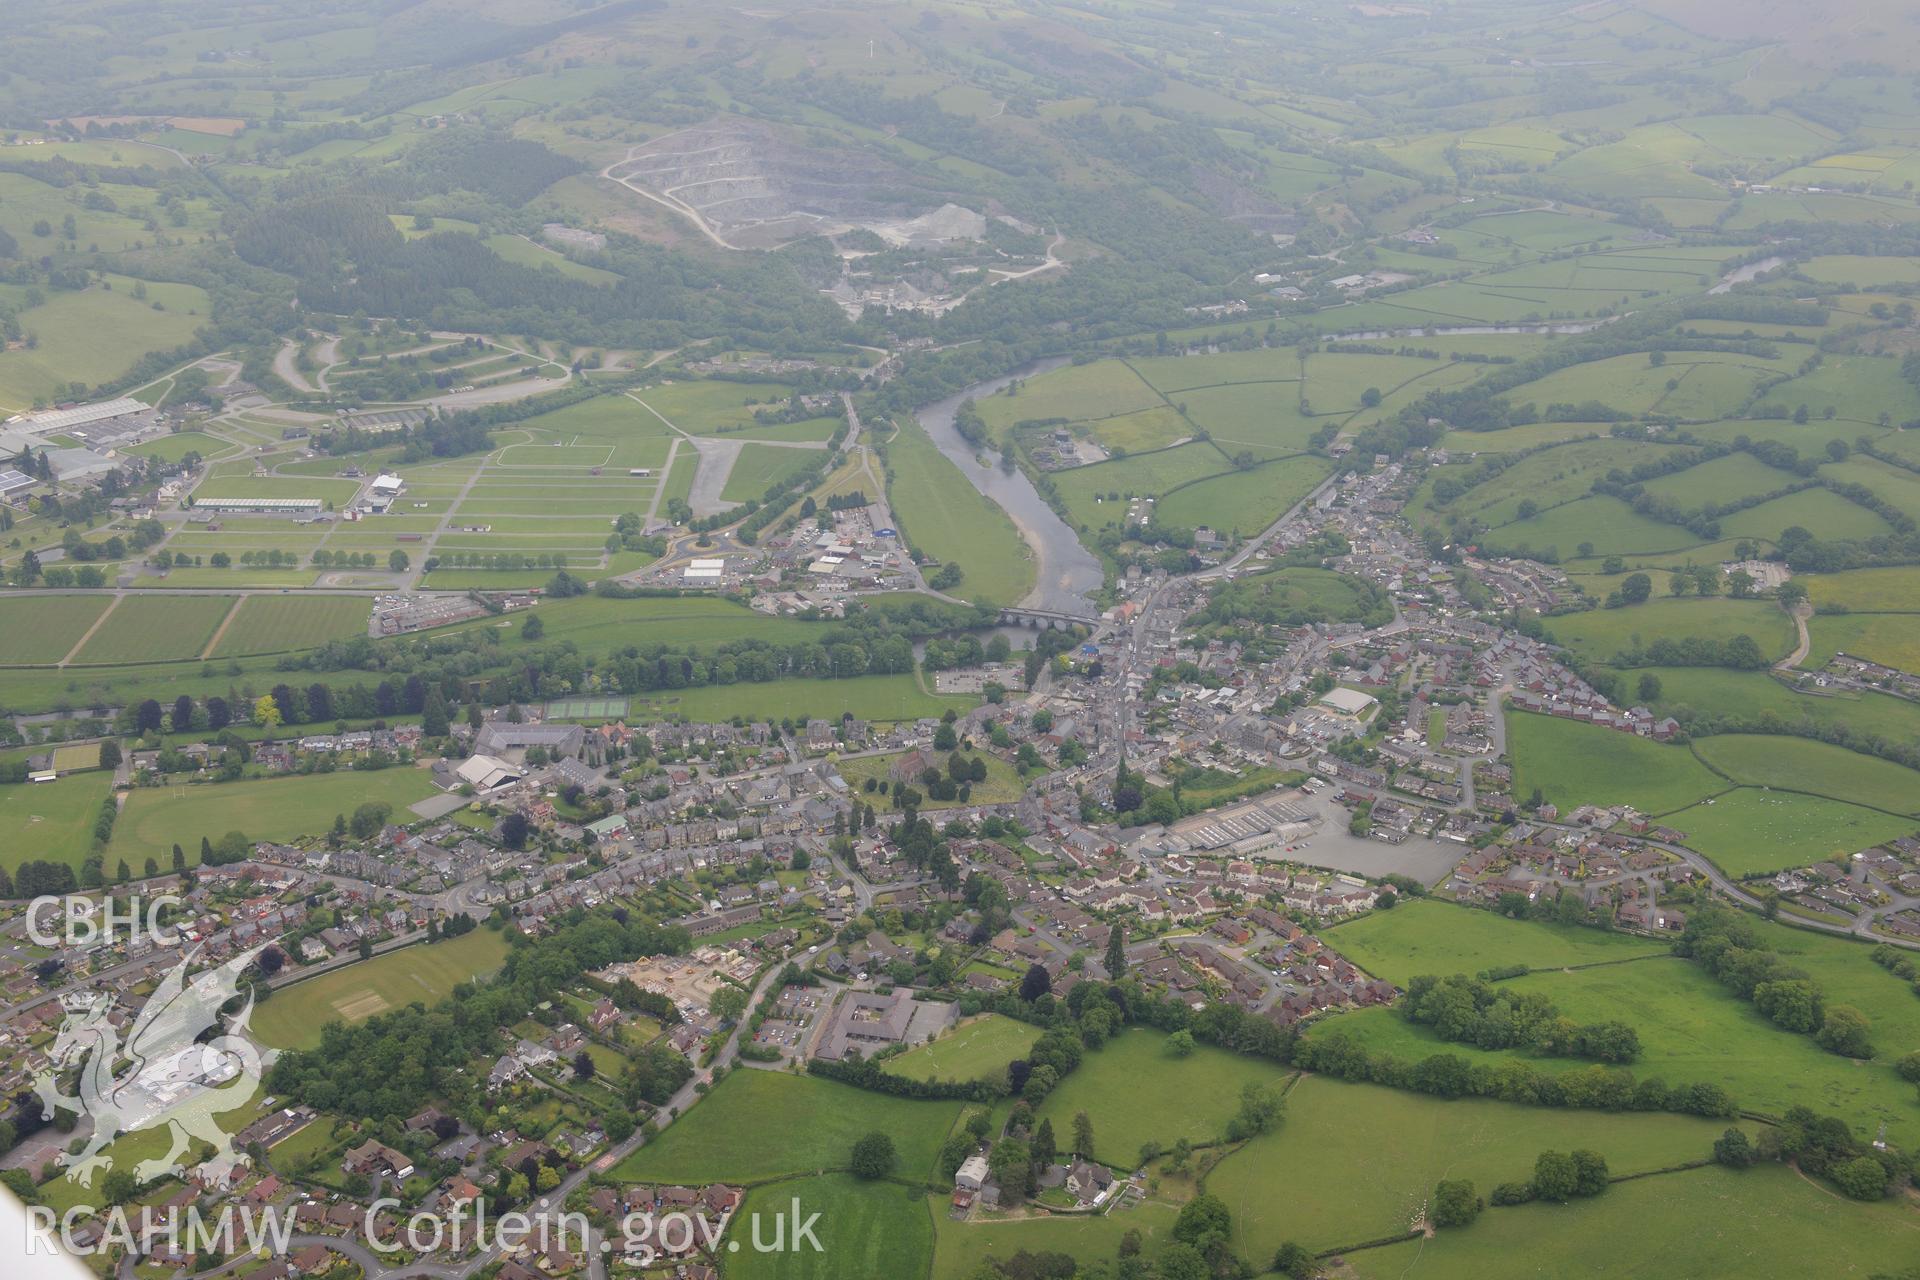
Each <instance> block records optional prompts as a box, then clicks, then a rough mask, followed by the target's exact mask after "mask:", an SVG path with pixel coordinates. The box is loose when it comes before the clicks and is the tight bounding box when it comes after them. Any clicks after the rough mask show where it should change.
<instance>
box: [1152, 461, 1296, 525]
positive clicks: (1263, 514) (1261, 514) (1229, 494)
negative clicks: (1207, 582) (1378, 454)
mask: <svg viewBox="0 0 1920 1280" xmlns="http://www.w3.org/2000/svg"><path fill="white" fill-rule="evenodd" d="M1331 474H1333V463H1332V462H1330V461H1328V460H1327V459H1325V458H1320V457H1315V456H1312V455H1305V456H1301V457H1296V458H1283V459H1280V460H1279V461H1275V462H1269V463H1266V464H1265V465H1263V466H1258V467H1254V468H1251V469H1249V470H1246V471H1230V472H1228V473H1227V474H1225V475H1220V476H1214V477H1212V478H1210V479H1207V480H1200V481H1196V482H1195V483H1193V484H1188V485H1182V486H1181V487H1180V488H1178V489H1175V490H1173V491H1172V492H1171V493H1169V494H1167V495H1166V496H1165V497H1163V498H1162V499H1160V501H1159V502H1158V503H1157V504H1156V505H1155V508H1154V513H1153V514H1154V519H1155V520H1156V521H1158V522H1159V523H1160V524H1164V525H1169V526H1173V527H1177V528H1182V529H1198V528H1201V527H1203V526H1204V527H1207V528H1211V529H1213V530H1214V531H1215V532H1216V533H1218V534H1220V535H1221V536H1222V537H1226V538H1231V537H1233V536H1234V535H1236V534H1238V535H1240V536H1242V537H1253V536H1254V535H1256V534H1258V533H1259V532H1260V531H1261V530H1262V529H1265V528H1266V527H1267V526H1268V525H1270V524H1272V523H1273V522H1274V521H1275V520H1278V519H1279V518H1280V517H1281V516H1282V515H1283V514H1285V513H1286V511H1287V510H1288V509H1289V508H1291V507H1292V506H1293V505H1294V504H1295V503H1296V502H1299V501H1300V500H1301V499H1302V498H1304V497H1306V496H1307V495H1308V494H1309V493H1312V492H1313V490H1314V489H1315V488H1316V487H1317V486H1318V485H1319V484H1320V482H1321V481H1322V480H1325V479H1326V478H1327V477H1328V476H1329V475H1331Z"/></svg>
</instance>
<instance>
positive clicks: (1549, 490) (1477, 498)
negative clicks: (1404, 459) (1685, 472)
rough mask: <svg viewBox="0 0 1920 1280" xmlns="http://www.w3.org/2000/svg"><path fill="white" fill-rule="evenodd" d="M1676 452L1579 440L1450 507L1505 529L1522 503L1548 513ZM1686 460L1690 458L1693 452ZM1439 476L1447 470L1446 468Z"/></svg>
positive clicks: (1510, 470)
mask: <svg viewBox="0 0 1920 1280" xmlns="http://www.w3.org/2000/svg"><path fill="white" fill-rule="evenodd" d="M1587 429H1588V430H1590V428H1587ZM1672 453H1673V450H1672V449H1670V448H1667V447H1664V446H1657V445H1647V444H1641V443H1637V442H1633V441H1627V440H1609V439H1599V440H1575V441H1573V442H1571V443H1568V444H1562V445H1557V446H1555V447H1554V448H1551V449H1542V450H1541V451H1540V452H1539V453H1536V454H1533V455H1532V456H1530V457H1526V458H1522V459H1520V460H1519V461H1518V462H1515V463H1514V464H1513V465H1511V466H1509V467H1507V468H1506V469H1505V470H1503V471H1501V472H1500V474H1498V475H1497V476H1494V477H1493V478H1492V479H1490V480H1487V481H1485V482H1484V483H1482V484H1479V485H1476V486H1475V487H1474V488H1472V489H1469V490H1468V491H1467V492H1466V493H1464V494H1462V495H1461V496H1460V497H1458V498H1456V499H1454V500H1453V501H1452V502H1451V503H1449V504H1447V506H1446V508H1445V509H1446V510H1447V511H1449V512H1457V513H1459V514H1462V515H1472V516H1475V517H1477V518H1479V519H1481V520H1484V521H1486V522H1487V523H1488V524H1489V525H1495V526H1498V525H1504V524H1507V523H1509V522H1512V521H1516V520H1518V519H1519V518H1520V517H1519V507H1520V504H1521V503H1523V502H1531V503H1533V504H1534V506H1535V507H1536V508H1540V509H1543V510H1544V509H1548V508H1552V507H1554V506H1556V505H1557V504H1561V503H1570V502H1573V501H1575V500H1576V499H1580V498H1584V497H1585V496H1586V495H1587V494H1589V493H1590V492H1591V491H1592V489H1593V482H1594V481H1595V480H1596V479H1598V478H1600V477H1602V476H1604V475H1606V474H1607V473H1608V472H1609V471H1612V470H1615V469H1617V468H1626V467H1631V466H1633V465H1634V464H1635V463H1637V462H1642V461H1657V460H1661V459H1664V458H1667V457H1669V456H1671V455H1672ZM1686 456H1688V457H1691V456H1692V454H1691V451H1689V452H1688V453H1687V455H1686ZM1437 474H1440V475H1445V474H1447V472H1446V470H1444V469H1443V470H1442V471H1440V472H1438V473H1437ZM1549 514H1550V512H1549Z"/></svg>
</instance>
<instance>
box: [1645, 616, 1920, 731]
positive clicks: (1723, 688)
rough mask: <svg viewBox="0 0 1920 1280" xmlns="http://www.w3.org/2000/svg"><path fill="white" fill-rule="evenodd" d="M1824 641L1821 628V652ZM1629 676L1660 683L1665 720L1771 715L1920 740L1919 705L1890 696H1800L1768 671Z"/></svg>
mask: <svg viewBox="0 0 1920 1280" xmlns="http://www.w3.org/2000/svg"><path fill="white" fill-rule="evenodd" d="M1818 621H1823V620H1820V619H1817V620H1816V622H1818ZM1819 637H1820V630H1819V628H1818V626H1816V627H1815V629H1814V648H1815V649H1816V650H1817V649H1818V648H1819V647H1820V639H1819ZM1630 674H1631V676H1632V678H1634V679H1635V680H1637V679H1638V678H1639V677H1640V676H1641V675H1644V674H1651V675H1653V677H1654V678H1655V679H1657V680H1659V681H1660V696H1659V697H1658V698H1656V699H1654V700H1653V702H1652V703H1651V704H1650V705H1651V707H1652V709H1653V710H1655V711H1658V712H1660V713H1662V714H1666V713H1676V714H1677V713H1678V712H1679V711H1682V710H1685V709H1687V708H1692V709H1693V710H1695V711H1701V712H1706V713H1707V714H1710V715H1719V716H1738V717H1740V718H1742V719H1750V718H1752V717H1756V716H1763V715H1767V714H1769V713H1771V714H1773V715H1777V716H1779V717H1780V719H1781V721H1782V722H1784V723H1788V724H1798V723H1800V722H1803V721H1807V722H1811V723H1813V724H1816V725H1828V724H1844V725H1848V726H1851V727H1852V728H1854V729H1856V730H1858V731H1861V732H1864V733H1877V734H1881V735H1883V736H1885V737H1887V738H1890V739H1893V740H1896V741H1907V740H1912V739H1916V738H1920V704H1915V703H1914V702H1912V701H1911V700H1909V699H1906V698H1896V697H1893V696H1891V695H1889V694H1882V693H1852V692H1848V691H1841V692H1835V691H1833V690H1825V691H1821V692H1820V693H1818V694H1815V693H1801V692H1798V691H1796V690H1795V689H1794V688H1793V687H1792V686H1789V685H1787V684H1784V683H1782V682H1781V681H1779V680H1776V679H1774V678H1773V677H1772V676H1770V675H1768V674H1767V673H1766V672H1764V671H1729V670H1726V669H1725V668H1722V667H1650V668H1636V669H1635V670H1634V671H1633V672H1631V673H1630Z"/></svg>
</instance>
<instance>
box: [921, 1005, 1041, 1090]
mask: <svg viewBox="0 0 1920 1280" xmlns="http://www.w3.org/2000/svg"><path fill="white" fill-rule="evenodd" d="M1039 1038H1040V1029H1039V1028H1038V1027H1034V1026H1029V1025H1028V1024H1027V1023H1024V1022H1017V1021H1015V1020H1014V1019H1012V1018H1003V1017H1001V1016H1000V1015H998V1014H992V1013H989V1014H983V1015H981V1016H980V1017H977V1018H969V1019H968V1020H966V1021H965V1022H962V1023H960V1024H959V1025H957V1026H955V1027H952V1028H950V1029H949V1030H947V1031H945V1032H943V1033H942V1034H941V1035H940V1037H939V1038H938V1039H936V1040H932V1041H929V1042H928V1043H926V1044H923V1045H920V1046H919V1047H918V1048H915V1049H910V1050H908V1051H907V1052H906V1053H903V1054H901V1055H900V1056H899V1057H897V1058H889V1059H887V1064H886V1067H887V1070H888V1071H890V1072H892V1073H893V1074H894V1075H897V1076H906V1077H907V1078H908V1079H910V1080H982V1079H996V1080H1003V1079H1005V1078H1006V1072H1007V1064H1008V1063H1009V1062H1012V1061H1013V1060H1014V1059H1015V1058H1019V1057H1023V1056H1025V1054H1026V1052H1027V1050H1028V1049H1030V1048H1032V1047H1033V1042H1034V1041H1035V1040H1038V1039H1039Z"/></svg>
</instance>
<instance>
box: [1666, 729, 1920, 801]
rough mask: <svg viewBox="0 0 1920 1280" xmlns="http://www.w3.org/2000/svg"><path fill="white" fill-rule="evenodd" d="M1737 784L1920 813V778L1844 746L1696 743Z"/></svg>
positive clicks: (1731, 738) (1729, 737) (1728, 738)
mask: <svg viewBox="0 0 1920 1280" xmlns="http://www.w3.org/2000/svg"><path fill="white" fill-rule="evenodd" d="M1693 748H1694V751H1695V753H1696V754H1698V755H1699V757H1700V758H1701V759H1702V760H1704V761H1706V762H1707V764H1708V765H1709V766H1711V767H1712V768H1713V769H1715V770H1717V771H1719V772H1721V773H1724V774H1726V775H1727V776H1728V777H1730V778H1732V779H1734V780H1735V781H1737V782H1743V783H1748V784H1751V785H1753V786H1759V787H1776V788H1779V789H1781V790H1783V791H1800V792H1806V793H1809V794H1812V795H1820V796H1827V797H1829V798H1830V799H1834V800H1840V801H1844V802H1845V803H1847V804H1859V805H1866V806H1867V807H1869V808H1873V809H1880V810H1884V811H1885V812H1888V813H1895V814H1913V813H1917V812H1920V773H1916V772H1915V771H1914V770H1912V769H1908V768H1906V767H1904V766H1902V765H1897V764H1894V763H1893V762H1892V761H1890V760H1882V759H1879V758H1878V757H1875V756H1867V755H1862V754H1860V753H1859V752H1857V751H1848V750H1847V749H1846V748H1844V747H1836V746H1832V745H1830V744H1828V743H1825V742H1815V741H1812V740H1810V739H1807V738H1791V737H1783V736H1776V735H1771V734H1759V733H1742V734H1717V735H1715V736H1713V737H1710V738H1701V739H1699V740H1698V741H1696V742H1695V743H1694V744H1693Z"/></svg>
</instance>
